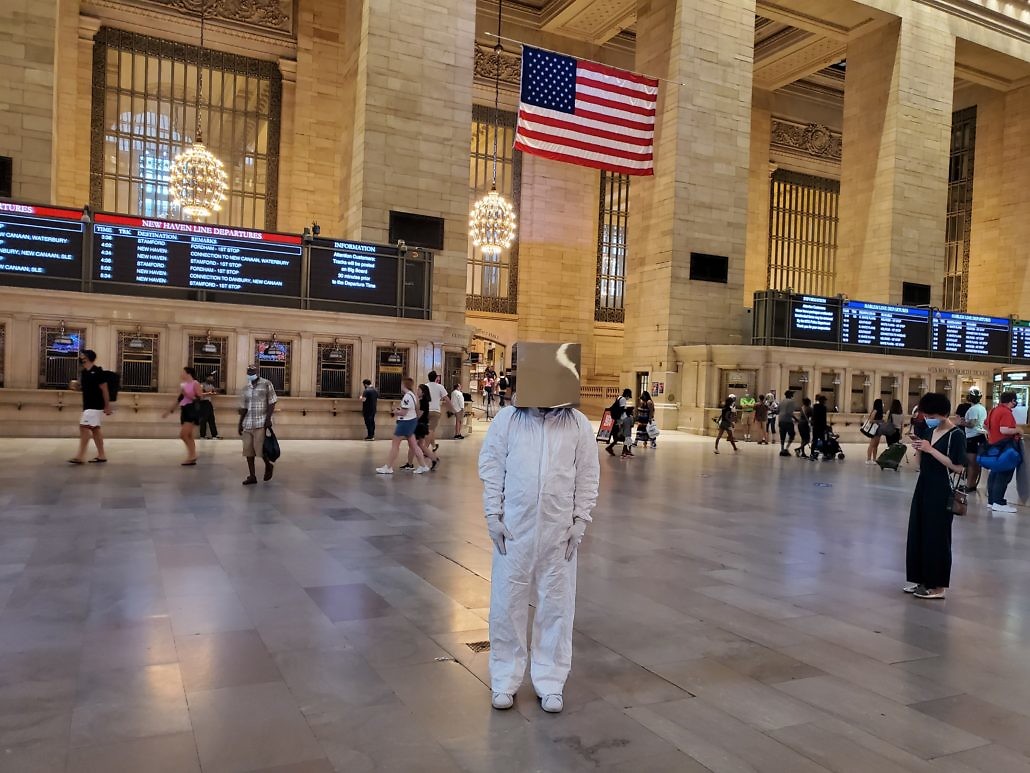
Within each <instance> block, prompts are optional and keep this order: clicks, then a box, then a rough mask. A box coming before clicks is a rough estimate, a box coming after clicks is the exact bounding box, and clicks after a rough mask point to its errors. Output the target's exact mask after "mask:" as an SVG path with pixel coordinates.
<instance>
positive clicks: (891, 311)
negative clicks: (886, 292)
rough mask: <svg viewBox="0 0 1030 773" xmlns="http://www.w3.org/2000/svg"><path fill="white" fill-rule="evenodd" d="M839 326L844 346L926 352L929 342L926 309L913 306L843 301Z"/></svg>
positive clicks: (928, 322) (928, 315)
mask: <svg viewBox="0 0 1030 773" xmlns="http://www.w3.org/2000/svg"><path fill="white" fill-rule="evenodd" d="M840 327H841V344H842V345H843V346H844V348H845V349H861V350H868V351H880V350H886V351H888V352H890V351H897V352H903V351H910V352H926V351H927V349H928V348H929V345H930V312H929V311H928V310H927V309H920V308H916V307H913V306H890V305H887V304H883V303H863V302H862V301H845V302H844V308H843V309H842V310H841V323H840Z"/></svg>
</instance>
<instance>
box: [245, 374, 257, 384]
mask: <svg viewBox="0 0 1030 773" xmlns="http://www.w3.org/2000/svg"><path fill="white" fill-rule="evenodd" d="M257 378H258V377H257V373H248V374H247V381H249V382H250V383H251V384H253V383H254V382H255V381H257Z"/></svg>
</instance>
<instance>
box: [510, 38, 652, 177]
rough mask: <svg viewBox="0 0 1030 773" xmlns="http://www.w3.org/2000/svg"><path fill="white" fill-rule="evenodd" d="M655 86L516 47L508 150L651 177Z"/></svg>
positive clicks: (637, 78) (629, 75)
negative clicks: (517, 80)
mask: <svg viewBox="0 0 1030 773" xmlns="http://www.w3.org/2000/svg"><path fill="white" fill-rule="evenodd" d="M657 99H658V81H657V80H655V79H654V78H647V77H644V76H643V75H638V74H636V73H633V72H629V71H627V70H619V69H617V68H615V67H608V66H607V65H603V64H597V63H595V62H587V61H583V60H579V59H575V58H573V57H571V56H564V55H563V54H555V53H552V52H550V51H543V50H541V49H539V48H530V47H529V46H524V47H523V49H522V93H521V96H520V97H519V120H518V128H517V129H516V132H515V149H516V150H521V151H523V152H524V153H531V154H533V155H536V156H543V157H544V158H551V159H554V160H555V161H564V162H566V163H569V164H579V165H581V166H591V167H595V168H597V169H607V170H609V171H611V172H619V173H621V174H635V175H650V174H654V117H655V103H656V101H657Z"/></svg>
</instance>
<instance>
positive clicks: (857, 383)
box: [848, 374, 873, 413]
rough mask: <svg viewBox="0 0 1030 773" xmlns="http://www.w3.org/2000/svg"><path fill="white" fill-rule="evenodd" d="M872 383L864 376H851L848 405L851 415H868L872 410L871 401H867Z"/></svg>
mask: <svg viewBox="0 0 1030 773" xmlns="http://www.w3.org/2000/svg"><path fill="white" fill-rule="evenodd" d="M866 382H868V383H866ZM872 383H873V382H872V381H871V380H870V379H869V376H866V375H864V374H858V375H852V376H851V400H850V402H849V405H848V410H849V411H850V412H851V413H869V411H870V410H872V401H871V400H870V399H869V392H870V390H871V389H872Z"/></svg>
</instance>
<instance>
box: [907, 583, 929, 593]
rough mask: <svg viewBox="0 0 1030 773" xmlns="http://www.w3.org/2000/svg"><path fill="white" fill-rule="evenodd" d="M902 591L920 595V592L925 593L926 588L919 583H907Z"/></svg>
mask: <svg viewBox="0 0 1030 773" xmlns="http://www.w3.org/2000/svg"><path fill="white" fill-rule="evenodd" d="M901 590H902V591H904V592H905V593H918V592H920V591H925V590H926V586H925V585H922V584H921V583H918V582H907V583H905V587H903V588H902V589H901Z"/></svg>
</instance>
